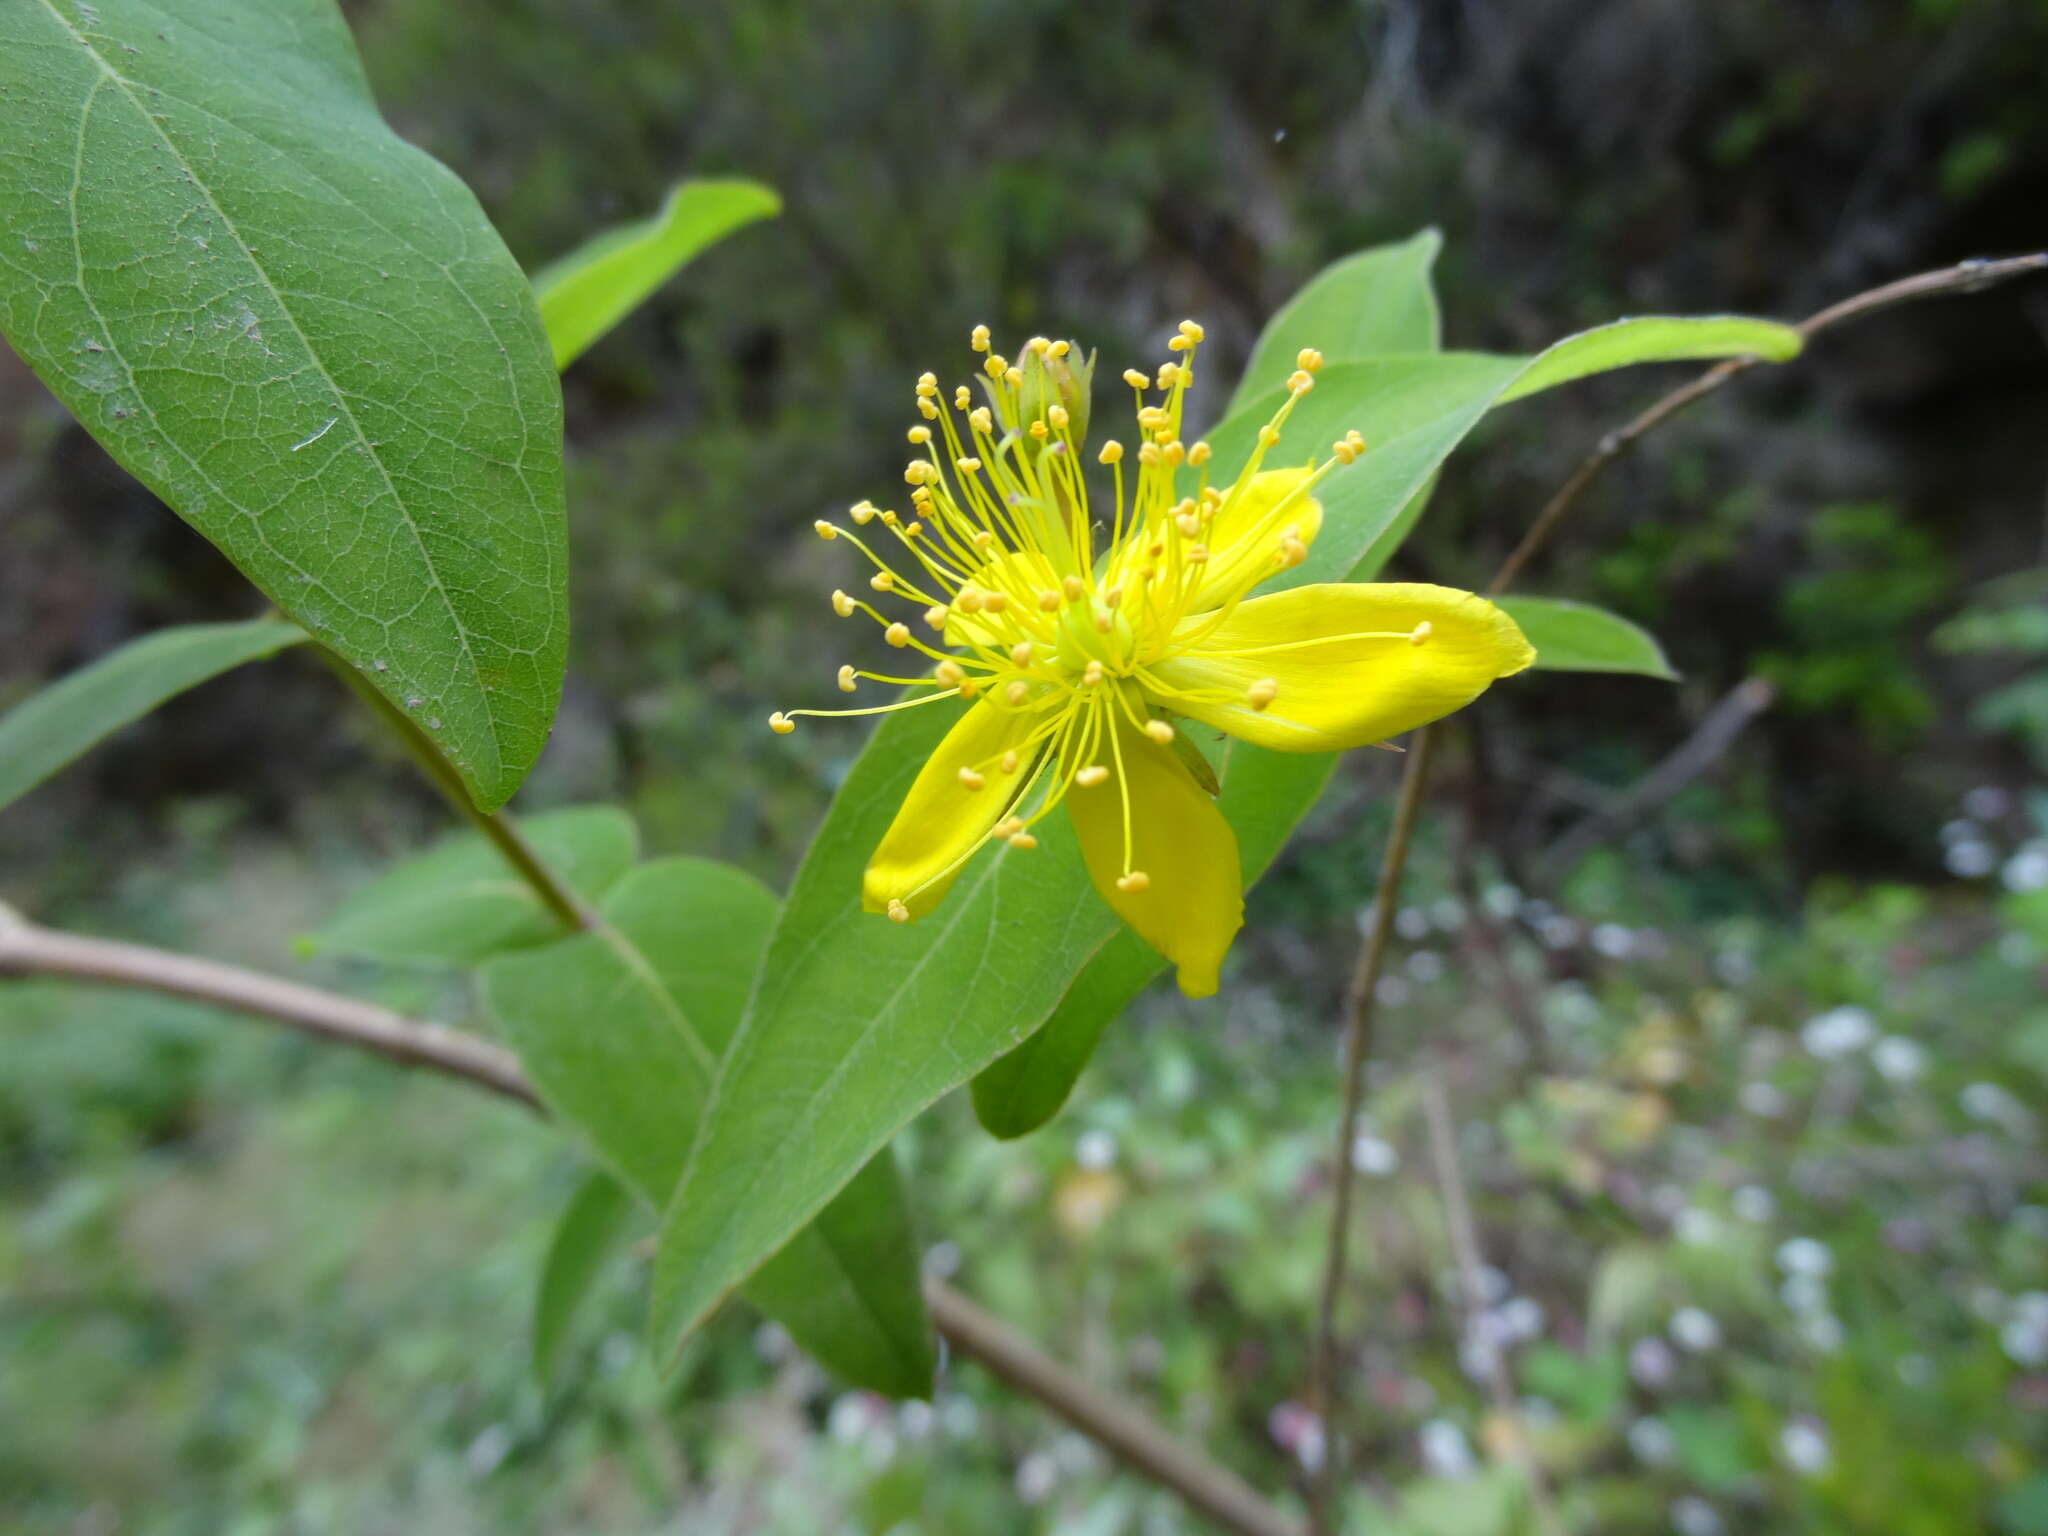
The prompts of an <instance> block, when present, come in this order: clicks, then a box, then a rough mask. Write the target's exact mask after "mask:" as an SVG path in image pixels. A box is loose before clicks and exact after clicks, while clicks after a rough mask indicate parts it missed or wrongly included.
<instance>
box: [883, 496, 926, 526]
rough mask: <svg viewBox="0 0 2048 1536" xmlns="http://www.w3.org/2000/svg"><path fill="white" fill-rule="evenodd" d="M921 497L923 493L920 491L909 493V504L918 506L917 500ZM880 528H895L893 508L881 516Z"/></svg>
mask: <svg viewBox="0 0 2048 1536" xmlns="http://www.w3.org/2000/svg"><path fill="white" fill-rule="evenodd" d="M922 495H924V492H923V491H921V490H917V491H912V492H911V493H910V504H911V505H912V506H916V505H917V504H918V501H917V498H918V497H920V496H922ZM882 526H883V527H884V528H894V527H895V526H896V513H895V510H894V509H893V508H892V509H890V510H889V511H887V512H884V513H883V514H882Z"/></svg>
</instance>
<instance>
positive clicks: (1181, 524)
mask: <svg viewBox="0 0 2048 1536" xmlns="http://www.w3.org/2000/svg"><path fill="white" fill-rule="evenodd" d="M1173 526H1174V527H1176V528H1178V529H1179V530H1180V532H1181V537H1182V538H1185V539H1192V538H1193V537H1194V536H1195V535H1196V534H1198V533H1200V532H1201V531H1202V520H1201V519H1200V518H1199V517H1197V516H1195V514H1194V513H1192V512H1181V513H1177V514H1175V516H1174V519H1173Z"/></svg>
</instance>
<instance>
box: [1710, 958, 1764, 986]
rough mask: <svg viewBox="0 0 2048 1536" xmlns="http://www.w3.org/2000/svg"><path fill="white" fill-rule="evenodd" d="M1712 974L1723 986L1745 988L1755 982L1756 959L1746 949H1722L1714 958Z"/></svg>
mask: <svg viewBox="0 0 2048 1536" xmlns="http://www.w3.org/2000/svg"><path fill="white" fill-rule="evenodd" d="M1714 974H1715V975H1716V976H1717V977H1719V978H1720V980H1721V984H1722V985H1723V986H1729V987H1742V986H1747V985H1748V984H1749V983H1750V982H1752V981H1754V980H1756V957H1755V956H1754V955H1752V954H1751V953H1750V952H1749V951H1748V950H1746V949H1724V950H1722V951H1721V952H1720V953H1719V954H1717V955H1715V956H1714Z"/></svg>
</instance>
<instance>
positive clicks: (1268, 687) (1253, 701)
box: [1244, 677, 1280, 714]
mask: <svg viewBox="0 0 2048 1536" xmlns="http://www.w3.org/2000/svg"><path fill="white" fill-rule="evenodd" d="M1279 697H1280V684H1279V682H1278V681H1277V680H1276V679H1274V678H1270V677H1262V678H1260V679H1259V680H1258V681H1257V682H1256V683H1253V684H1252V685H1251V687H1249V688H1247V689H1245V691H1244V700H1245V702H1246V703H1247V704H1249V705H1251V707H1252V708H1253V709H1256V710H1258V711H1259V713H1261V714H1264V713H1265V712H1266V709H1267V708H1268V707H1269V706H1270V705H1271V704H1272V702H1273V701H1274V700H1275V699H1277V698H1279Z"/></svg>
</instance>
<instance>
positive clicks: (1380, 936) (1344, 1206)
mask: <svg viewBox="0 0 2048 1536" xmlns="http://www.w3.org/2000/svg"><path fill="white" fill-rule="evenodd" d="M1433 742H1434V735H1433V733H1432V732H1431V730H1430V728H1429V727H1428V726H1426V725H1425V726H1424V727H1423V728H1422V729H1421V730H1419V731H1417V732H1416V733H1415V735H1414V736H1413V737H1412V738H1411V739H1410V742H1409V747H1408V756H1407V759H1406V761H1405V762H1404V764H1403V766H1402V770H1401V794H1400V798H1399V799H1398V800H1396V801H1395V803H1394V825H1393V828H1392V830H1391V831H1390V832H1389V833H1388V834H1387V851H1386V854H1385V856H1384V857H1383V858H1382V860H1381V861H1380V883H1379V890H1378V891H1377V892H1376V893H1375V894H1374V896H1373V909H1372V931H1371V932H1370V933H1369V934H1368V935H1367V936H1366V940H1365V948H1364V949H1362V950H1360V951H1359V956H1358V965H1357V968H1356V970H1354V971H1353V973H1352V976H1351V985H1350V987H1349V988H1348V989H1347V991H1346V992H1345V994H1344V1113H1343V1115H1342V1117H1341V1118H1340V1119H1339V1120H1338V1122H1337V1165H1336V1181H1337V1188H1336V1192H1335V1195H1334V1196H1333V1200H1334V1204H1333V1206H1332V1208H1331V1211H1330V1238H1329V1246H1328V1249H1327V1251H1326V1252H1325V1254H1324V1258H1323V1288H1322V1295H1321V1299H1320V1300H1319V1301H1318V1302H1317V1306H1316V1336H1315V1344H1314V1348H1313V1350H1312V1352H1311V1353H1310V1356H1309V1394H1308V1395H1309V1406H1310V1407H1312V1408H1313V1409H1314V1410H1315V1412H1316V1414H1317V1416H1318V1417H1319V1418H1320V1419H1321V1420H1322V1423H1323V1445H1324V1454H1323V1465H1322V1470H1321V1475H1320V1476H1319V1477H1317V1478H1316V1480H1315V1486H1314V1496H1313V1498H1312V1499H1311V1500H1310V1504H1309V1526H1310V1528H1311V1529H1312V1530H1314V1531H1316V1532H1318V1533H1319V1536H1320V1533H1327V1532H1330V1531H1334V1530H1335V1529H1336V1527H1335V1525H1334V1524H1333V1523H1332V1522H1333V1521H1334V1520H1335V1518H1336V1515H1335V1506H1336V1499H1337V1487H1338V1484H1339V1482H1340V1481H1341V1476H1342V1474H1341V1473H1340V1472H1339V1470H1338V1462H1339V1460H1340V1456H1339V1450H1340V1445H1339V1441H1338V1438H1337V1436H1336V1434H1335V1433H1334V1426H1333V1425H1332V1418H1333V1415H1334V1412H1335V1409H1336V1406H1337V1390H1336V1380H1337V1297H1338V1295H1339V1293H1340V1292H1341V1291H1342V1290H1343V1288H1344V1264H1345V1257H1346V1254H1345V1248H1346V1244H1347V1243H1348V1241H1349V1238H1350V1230H1351V1183H1352V1167H1351V1144H1352V1142H1353V1141H1355V1140H1356V1139H1357V1137H1358V1108H1359V1104H1360V1101H1361V1100H1362V1099H1363V1098H1364V1096H1365V1062H1366V1058H1367V1057H1368V1056H1370V1055H1371V1054H1372V1021H1373V1011H1374V1007H1375V998H1374V992H1375V989H1376V987H1377V984H1378V981H1379V973H1380V963H1381V960H1382V959H1383V957H1384V956H1385V954H1386V951H1387V939H1388V936H1389V935H1390V934H1391V933H1392V932H1393V928H1394V904H1395V903H1396V902H1397V901H1398V900H1399V899H1400V895H1401V874H1402V871H1403V870H1404V869H1406V867H1407V864H1408V843H1409V839H1410V838H1411V837H1412V836H1413V835H1414V832H1415V823H1416V820H1417V817H1418V815H1419V813H1420V812H1421V809H1422V786H1423V782H1424V779H1425V777H1426V776H1427V775H1428V773H1429V761H1430V756H1431V748H1432V745H1433Z"/></svg>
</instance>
